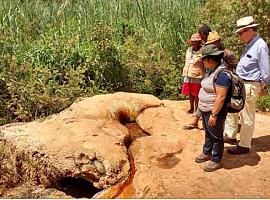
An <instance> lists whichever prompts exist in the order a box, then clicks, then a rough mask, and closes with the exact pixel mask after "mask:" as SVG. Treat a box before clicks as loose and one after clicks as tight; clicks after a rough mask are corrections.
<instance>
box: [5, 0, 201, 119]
mask: <svg viewBox="0 0 270 200" xmlns="http://www.w3.org/2000/svg"><path fill="white" fill-rule="evenodd" d="M200 5H201V1H200V0H1V1H0V78H1V79H3V80H4V83H6V85H5V84H3V87H6V88H5V90H1V91H8V92H9V95H6V96H5V95H1V91H0V100H1V101H2V104H1V106H0V123H1V119H2V123H7V122H10V121H12V120H17V121H23V120H32V119H35V118H36V117H40V116H47V115H49V114H51V113H54V112H59V111H60V110H62V109H64V108H66V107H67V106H68V105H70V104H71V103H72V102H73V101H74V99H75V98H77V97H78V96H82V95H94V94H99V93H106V92H114V91H128V92H140V93H150V94H153V95H156V96H159V97H161V98H177V97H176V96H177V84H178V82H179V79H180V70H181V66H182V64H183V63H184V60H183V58H184V52H185V50H186V48H187V44H186V42H185V41H186V40H187V39H188V38H189V37H190V35H191V34H192V33H193V32H194V31H196V30H197V25H198V24H199V19H200V18H199V16H198V10H199V8H200Z"/></svg>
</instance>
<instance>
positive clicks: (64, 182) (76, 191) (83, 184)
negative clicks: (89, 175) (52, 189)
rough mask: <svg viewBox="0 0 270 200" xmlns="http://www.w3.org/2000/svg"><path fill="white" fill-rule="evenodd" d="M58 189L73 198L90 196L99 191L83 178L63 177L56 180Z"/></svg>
mask: <svg viewBox="0 0 270 200" xmlns="http://www.w3.org/2000/svg"><path fill="white" fill-rule="evenodd" d="M56 189H58V190H60V191H62V192H64V193H65V194H66V195H70V196H72V197H73V198H92V197H93V196H94V195H95V194H96V193H98V192H99V191H101V190H100V189H98V188H96V187H94V186H93V184H92V183H91V182H89V181H87V180H85V179H83V178H74V177H64V178H62V179H60V180H59V181H58V186H57V188H56Z"/></svg>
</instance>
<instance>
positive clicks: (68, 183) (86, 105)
mask: <svg viewBox="0 0 270 200" xmlns="http://www.w3.org/2000/svg"><path fill="white" fill-rule="evenodd" d="M186 110H188V102H187V101H181V102H180V101H168V100H164V101H160V100H159V99H157V98H155V97H153V96H151V95H142V94H130V93H115V94H111V95H99V96H95V97H91V98H87V99H82V100H79V101H77V102H75V103H74V104H73V105H72V106H71V107H70V108H69V109H67V110H65V111H63V112H61V113H59V114H57V115H54V116H51V117H49V118H47V119H45V120H39V121H35V122H31V123H26V124H12V125H7V126H4V127H1V133H0V148H1V153H0V168H1V169H0V171H1V172H0V196H1V197H4V198H14V197H15V198H80V197H87V198H91V197H92V196H93V195H94V194H96V195H95V198H269V197H270V187H268V185H269V184H270V173H269V172H270V171H269V168H270V135H269V134H268V130H270V124H269V122H270V120H269V119H270V116H269V115H265V114H262V113H257V114H256V126H255V133H254V139H253V142H252V150H251V152H250V153H249V154H245V155H237V156H234V155H229V154H227V153H226V149H227V148H228V147H229V146H230V145H227V144H226V145H225V154H224V159H223V168H222V169H219V170H217V171H215V172H211V173H207V172H204V171H203V167H204V164H197V163H195V162H194V158H195V156H197V155H198V154H200V153H201V150H202V144H203V141H204V131H203V130H199V129H193V130H189V131H188V130H183V129H182V126H183V125H184V124H187V123H190V122H191V121H192V115H190V114H186ZM130 163H134V165H133V164H131V165H130ZM133 171H135V173H134V174H133Z"/></svg>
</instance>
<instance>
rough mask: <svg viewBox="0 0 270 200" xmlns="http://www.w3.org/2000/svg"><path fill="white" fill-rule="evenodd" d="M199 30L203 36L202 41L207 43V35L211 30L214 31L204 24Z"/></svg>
mask: <svg viewBox="0 0 270 200" xmlns="http://www.w3.org/2000/svg"><path fill="white" fill-rule="evenodd" d="M198 32H199V34H200V36H201V38H202V41H203V42H204V43H205V42H207V37H208V35H209V32H212V30H211V28H210V27H209V26H207V25H206V24H204V25H202V26H201V27H200V28H199V30H198Z"/></svg>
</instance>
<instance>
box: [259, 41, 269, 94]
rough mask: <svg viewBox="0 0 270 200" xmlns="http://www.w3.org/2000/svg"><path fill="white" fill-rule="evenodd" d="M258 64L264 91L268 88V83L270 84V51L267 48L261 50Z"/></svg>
mask: <svg viewBox="0 0 270 200" xmlns="http://www.w3.org/2000/svg"><path fill="white" fill-rule="evenodd" d="M258 64H259V67H260V71H261V78H262V80H261V88H262V89H263V88H264V87H265V86H266V83H270V66H269V49H268V47H267V46H265V47H263V48H261V49H260V51H259V58H258Z"/></svg>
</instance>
